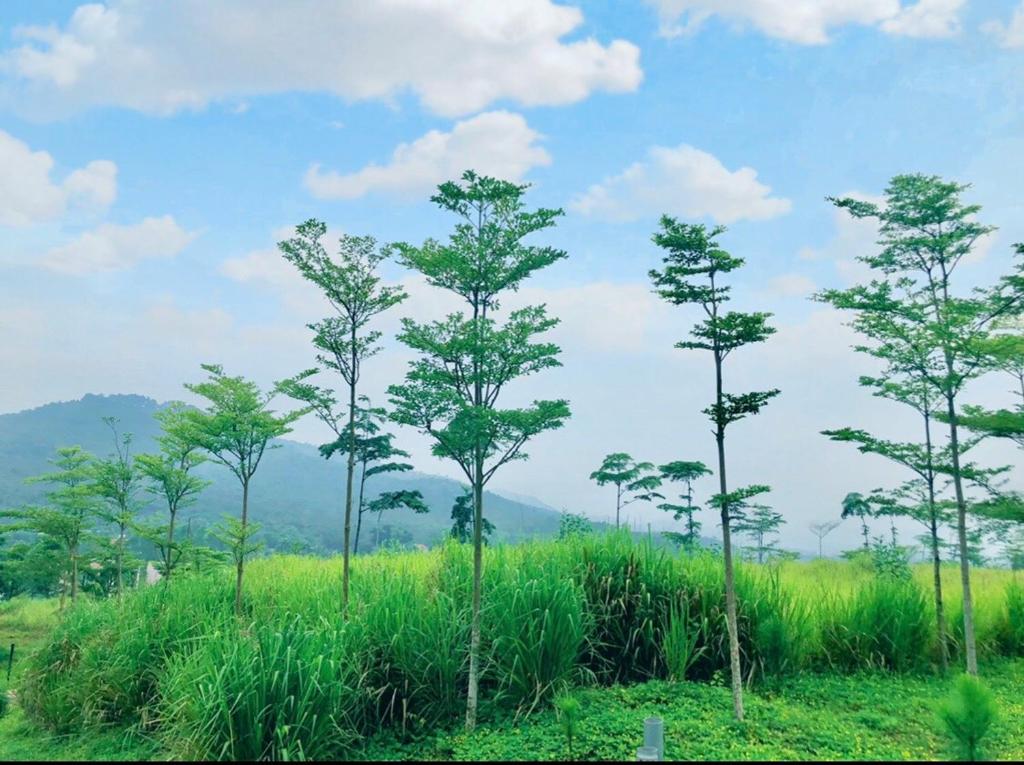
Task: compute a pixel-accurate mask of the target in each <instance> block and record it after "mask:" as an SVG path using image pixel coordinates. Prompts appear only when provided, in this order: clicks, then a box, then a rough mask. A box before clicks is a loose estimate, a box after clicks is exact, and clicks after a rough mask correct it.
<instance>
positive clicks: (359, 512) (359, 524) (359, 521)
mask: <svg viewBox="0 0 1024 765" xmlns="http://www.w3.org/2000/svg"><path fill="white" fill-rule="evenodd" d="M365 491H366V463H365V462H363V467H362V470H361V471H360V473H359V506H358V507H357V508H356V540H355V544H354V545H353V546H352V554H353V555H358V554H359V532H360V531H361V530H362V528H363V498H364V496H365Z"/></svg>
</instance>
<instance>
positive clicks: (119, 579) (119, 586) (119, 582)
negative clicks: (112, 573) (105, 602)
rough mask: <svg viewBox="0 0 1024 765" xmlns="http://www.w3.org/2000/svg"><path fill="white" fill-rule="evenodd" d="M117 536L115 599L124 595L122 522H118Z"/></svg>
mask: <svg viewBox="0 0 1024 765" xmlns="http://www.w3.org/2000/svg"><path fill="white" fill-rule="evenodd" d="M118 534H119V535H118V538H117V599H118V600H120V599H121V598H123V597H124V524H118Z"/></svg>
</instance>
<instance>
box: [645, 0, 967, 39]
mask: <svg viewBox="0 0 1024 765" xmlns="http://www.w3.org/2000/svg"><path fill="white" fill-rule="evenodd" d="M966 1H967V0H917V1H916V2H914V3H901V2H900V0H647V3H648V4H649V5H652V6H654V7H655V8H656V9H657V11H658V16H659V19H660V21H661V34H662V35H664V36H667V37H675V36H678V35H681V34H687V33H691V32H694V31H696V30H697V29H699V28H700V27H701V26H702V25H703V24H704V22H706V21H707V20H708V19H709V18H711V17H712V16H720V17H721V18H723V19H725V20H727V21H731V22H733V23H735V24H738V25H741V26H752V27H754V28H755V29H757V30H758V31H760V32H762V33H763V34H766V35H768V36H769V37H776V38H779V39H782V40H787V41H789V42H795V43H799V44H802V45H822V44H825V43H827V42H829V34H830V32H831V30H832V29H834V28H836V27H842V26H846V25H848V24H858V25H862V26H872V27H875V26H877V27H879V28H880V29H881V30H882V31H883V32H886V33H887V34H892V35H902V36H908V37H950V36H952V35H955V34H957V32H959V29H960V20H959V12H960V10H961V8H962V7H963V6H964V5H965V4H966Z"/></svg>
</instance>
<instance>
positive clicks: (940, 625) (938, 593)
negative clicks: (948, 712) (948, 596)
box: [929, 500, 949, 675]
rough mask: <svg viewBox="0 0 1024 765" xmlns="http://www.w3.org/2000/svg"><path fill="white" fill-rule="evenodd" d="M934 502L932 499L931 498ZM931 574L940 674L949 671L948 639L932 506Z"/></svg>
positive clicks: (935, 522)
mask: <svg viewBox="0 0 1024 765" xmlns="http://www.w3.org/2000/svg"><path fill="white" fill-rule="evenodd" d="M932 501H933V502H934V500H932ZM929 530H930V531H931V536H932V575H933V577H934V579H935V626H936V629H937V630H938V635H939V661H940V663H941V666H942V674H944V675H945V674H946V673H947V672H949V640H948V638H947V635H946V614H945V610H944V608H943V604H942V558H941V556H940V555H939V529H938V523H937V520H936V517H935V509H934V506H933V507H932V510H931V524H930V527H929Z"/></svg>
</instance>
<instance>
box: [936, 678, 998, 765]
mask: <svg viewBox="0 0 1024 765" xmlns="http://www.w3.org/2000/svg"><path fill="white" fill-rule="evenodd" d="M938 716H939V720H940V721H941V722H942V724H943V725H944V726H945V729H946V731H947V733H948V734H949V736H950V738H951V739H952V740H953V742H954V743H955V745H956V751H957V755H958V757H959V759H961V760H966V761H968V762H976V761H977V760H979V759H981V756H982V750H981V742H982V741H983V740H984V738H985V736H986V735H987V734H988V732H989V729H990V728H991V727H992V724H993V723H994V722H995V721H996V719H997V718H998V708H997V706H996V702H995V698H994V697H993V695H992V691H990V690H989V689H988V688H987V687H986V685H985V684H984V683H983V682H982V681H981V680H979V679H978V678H976V677H971V676H970V675H961V676H960V677H958V678H957V679H956V682H955V684H954V686H953V692H952V693H951V694H950V696H949V698H948V699H946V701H945V702H943V703H942V704H940V705H939V707H938Z"/></svg>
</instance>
